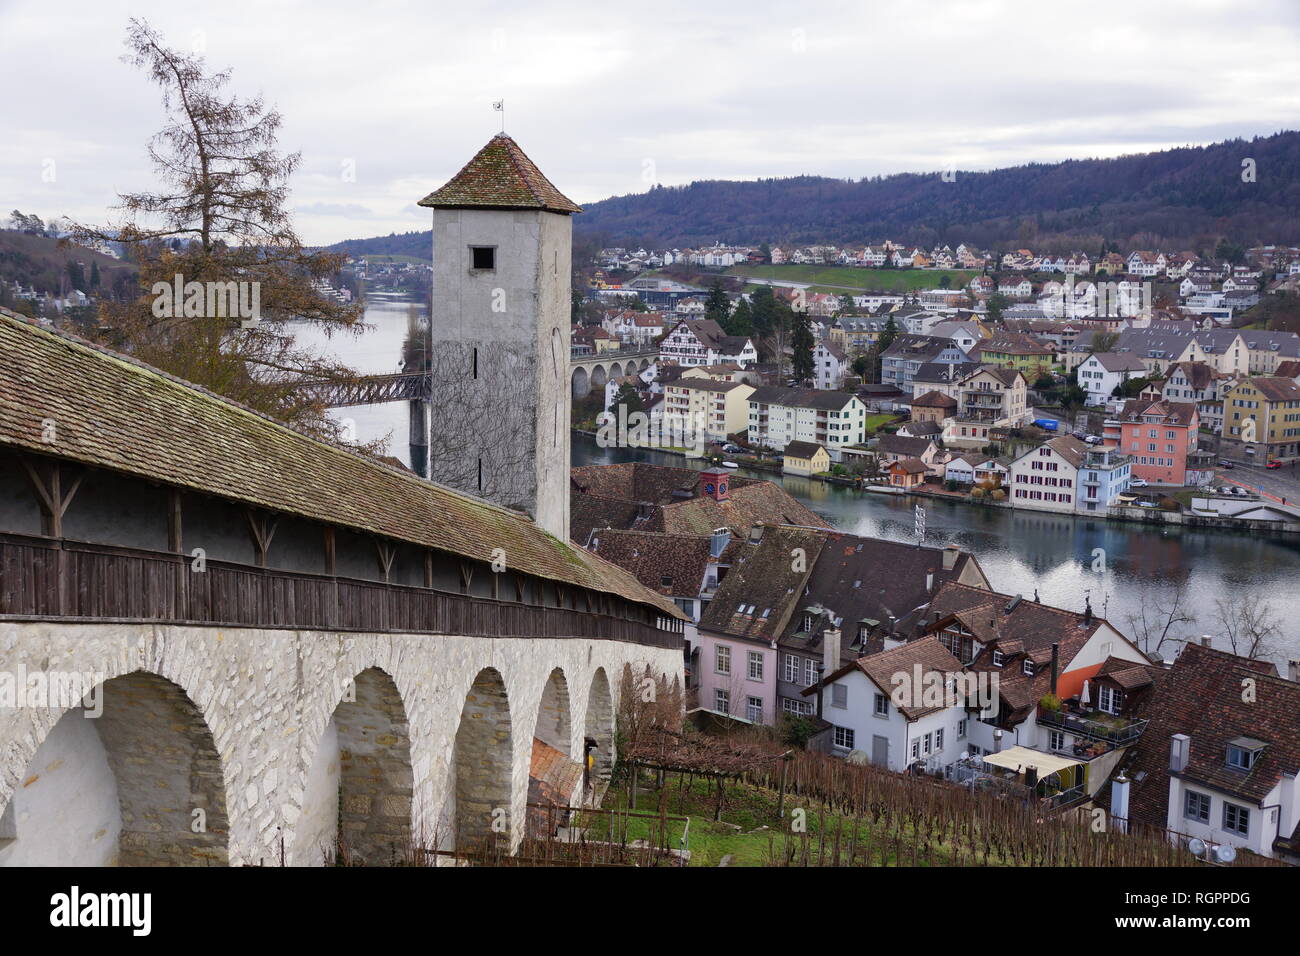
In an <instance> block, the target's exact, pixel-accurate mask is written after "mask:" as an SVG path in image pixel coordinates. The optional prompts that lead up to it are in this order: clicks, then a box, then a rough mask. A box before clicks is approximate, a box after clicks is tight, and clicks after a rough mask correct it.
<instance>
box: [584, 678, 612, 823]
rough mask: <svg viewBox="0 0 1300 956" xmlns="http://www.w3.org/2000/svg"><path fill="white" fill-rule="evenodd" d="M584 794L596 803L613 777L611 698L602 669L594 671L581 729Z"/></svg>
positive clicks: (607, 681)
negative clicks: (585, 792)
mask: <svg viewBox="0 0 1300 956" xmlns="http://www.w3.org/2000/svg"><path fill="white" fill-rule="evenodd" d="M583 737H584V743H583V753H584V756H585V761H584V767H585V768H586V776H587V792H588V794H589V796H590V798H591V799H592V801H593V802H597V803H598V802H599V801H600V798H601V797H602V796H603V795H604V793H605V790H606V788H607V787H608V786H609V781H610V778H611V777H613V775H614V756H615V753H614V695H613V691H612V690H611V688H610V686H609V675H608V674H606V673H605V668H603V667H598V668H596V671H595V673H593V674H592V675H591V684H590V686H589V687H588V688H587V718H586V723H585V724H584V726H583Z"/></svg>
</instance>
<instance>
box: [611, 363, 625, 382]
mask: <svg viewBox="0 0 1300 956" xmlns="http://www.w3.org/2000/svg"><path fill="white" fill-rule="evenodd" d="M609 377H610V378H612V379H614V380H615V381H617V380H618V379H620V378H622V377H623V366H622V365H621V364H619V363H618V362H615V363H614V364H613V365H611V366H610V367H609Z"/></svg>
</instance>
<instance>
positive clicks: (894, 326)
mask: <svg viewBox="0 0 1300 956" xmlns="http://www.w3.org/2000/svg"><path fill="white" fill-rule="evenodd" d="M896 338H898V323H896V322H895V321H894V317H893V316H892V315H891V316H890V317H889V319H888V321H886V322H885V327H884V328H883V329H881V330H880V335H879V336H877V337H876V352H877V353H880V352H883V351H885V349H887V348H889V346H890V345H891V344H893V341H894V339H896Z"/></svg>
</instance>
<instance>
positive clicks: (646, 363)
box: [637, 359, 650, 372]
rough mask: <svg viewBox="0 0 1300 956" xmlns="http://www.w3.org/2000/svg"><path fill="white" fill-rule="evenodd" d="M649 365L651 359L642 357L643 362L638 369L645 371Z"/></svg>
mask: <svg viewBox="0 0 1300 956" xmlns="http://www.w3.org/2000/svg"><path fill="white" fill-rule="evenodd" d="M649 367H650V360H649V359H642V360H641V364H640V365H638V366H637V371H639V372H644V371H645V370H646V369H648V368H649Z"/></svg>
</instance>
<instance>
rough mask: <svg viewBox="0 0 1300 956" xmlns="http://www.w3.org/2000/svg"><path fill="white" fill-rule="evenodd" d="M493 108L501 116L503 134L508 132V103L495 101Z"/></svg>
mask: <svg viewBox="0 0 1300 956" xmlns="http://www.w3.org/2000/svg"><path fill="white" fill-rule="evenodd" d="M492 108H493V109H494V110H496V111H497V112H498V113H500V114H501V132H503V133H504V132H505V131H506V101H505V100H493V101H492Z"/></svg>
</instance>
